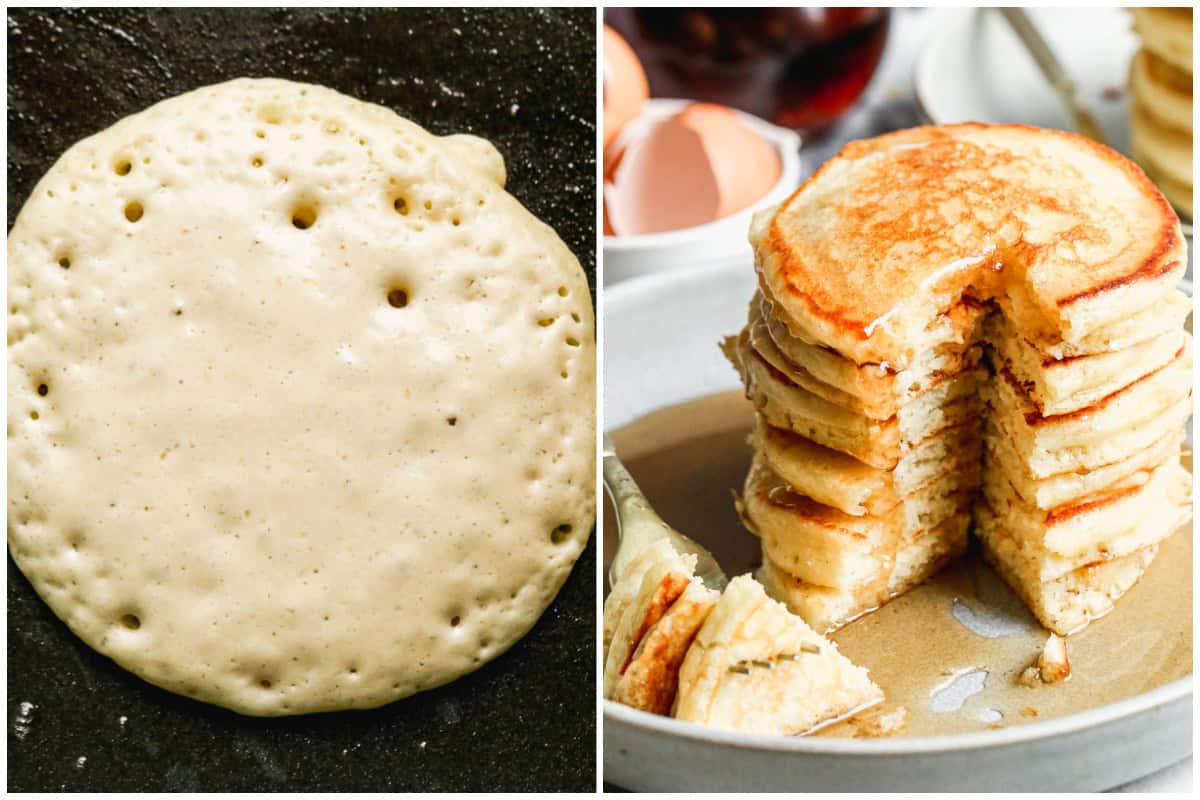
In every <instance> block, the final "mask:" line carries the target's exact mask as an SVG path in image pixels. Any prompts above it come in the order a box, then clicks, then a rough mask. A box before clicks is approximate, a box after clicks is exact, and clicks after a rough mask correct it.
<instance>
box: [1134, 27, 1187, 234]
mask: <svg viewBox="0 0 1200 800" xmlns="http://www.w3.org/2000/svg"><path fill="white" fill-rule="evenodd" d="M1132 12H1133V20H1134V23H1133V24H1134V30H1135V31H1136V32H1137V35H1138V36H1139V37H1140V38H1141V41H1142V47H1141V49H1140V50H1138V52H1137V54H1136V55H1135V56H1134V57H1133V63H1132V65H1131V66H1130V74H1129V83H1130V89H1131V91H1132V93H1133V101H1132V103H1131V104H1130V116H1131V124H1132V133H1133V156H1134V158H1135V159H1136V160H1137V162H1138V163H1139V164H1140V165H1141V167H1142V169H1144V170H1145V171H1146V174H1147V175H1149V176H1150V178H1151V179H1152V180H1153V181H1154V182H1155V183H1156V184H1158V188H1159V189H1161V190H1162V192H1163V194H1165V195H1166V196H1167V199H1168V200H1170V201H1171V204H1172V205H1174V206H1175V208H1176V209H1177V210H1178V211H1179V212H1180V213H1181V214H1184V215H1186V216H1187V217H1188V218H1191V216H1192V9H1191V8H1135V9H1132Z"/></svg>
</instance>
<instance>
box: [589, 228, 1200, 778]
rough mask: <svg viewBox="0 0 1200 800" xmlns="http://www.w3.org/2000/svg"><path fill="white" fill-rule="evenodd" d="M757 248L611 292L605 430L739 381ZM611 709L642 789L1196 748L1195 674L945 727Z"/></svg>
mask: <svg viewBox="0 0 1200 800" xmlns="http://www.w3.org/2000/svg"><path fill="white" fill-rule="evenodd" d="M749 259H750V256H749V253H748V250H747V251H744V252H743V254H742V256H741V257H740V258H738V259H734V260H731V261H730V260H727V261H726V262H725V263H723V264H707V265H694V266H691V267H689V268H688V269H683V270H676V271H673V272H669V273H662V274H658V275H652V276H649V277H646V278H643V279H640V280H636V281H628V282H626V283H623V284H621V285H619V286H616V287H613V288H611V289H608V290H606V291H605V293H604V331H605V333H604V336H605V346H604V357H603V368H604V373H603V374H604V428H605V429H606V430H610V431H611V430H613V429H616V428H620V427H622V426H624V425H626V424H628V423H630V422H632V421H634V420H635V419H638V418H640V417H642V416H644V415H646V414H648V413H650V412H651V411H655V410H658V409H660V408H663V407H666V406H670V405H674V404H677V403H682V402H684V401H686V400H692V399H695V398H699V397H703V396H706V395H711V394H714V393H717V392H722V391H727V390H732V389H738V388H739V387H740V384H739V382H738V378H737V375H736V373H735V372H734V370H733V369H732V368H731V367H730V365H729V363H728V362H727V361H726V360H725V359H724V357H723V356H722V355H721V352H720V350H719V349H718V347H717V343H718V342H719V341H720V340H721V338H722V337H724V336H726V335H728V334H730V333H733V332H735V331H737V330H738V329H739V328H741V327H742V325H743V324H744V322H745V318H746V302H747V301H748V299H749V298H750V296H751V295H752V294H753V293H754V290H755V288H756V283H755V274H754V270H753V269H752V267H751V264H750V263H749ZM1181 288H1183V289H1185V290H1186V291H1188V292H1189V293H1190V291H1191V285H1190V283H1188V282H1183V283H1182V284H1181ZM613 535H615V534H614V533H611V532H606V536H613ZM610 544H611V543H610ZM606 550H607V552H608V553H609V554H610V555H611V551H612V548H606ZM1189 610H1190V606H1189ZM603 713H604V775H605V780H607V781H610V782H612V783H614V784H616V785H618V786H621V787H623V788H626V789H633V790H640V791H660V792H666V791H670V792H717V791H741V792H747V791H774V792H800V791H805V792H834V791H839V792H845V791H853V792H918V791H925V792H929V791H959V792H966V791H975V792H980V791H982V792H995V791H1042V792H1051V791H1066V790H1069V791H1076V792H1079V791H1098V790H1102V789H1108V788H1111V787H1114V786H1118V785H1122V784H1125V783H1128V782H1129V781H1132V780H1135V779H1137V778H1140V777H1142V776H1145V775H1149V774H1151V773H1154V772H1157V771H1159V770H1162V769H1165V768H1166V767H1168V766H1170V765H1172V764H1176V763H1177V762H1179V761H1181V760H1183V759H1184V758H1187V757H1188V756H1190V755H1191V753H1192V676H1191V675H1188V676H1187V677H1185V678H1180V679H1178V680H1175V681H1172V682H1170V683H1167V684H1164V685H1162V686H1159V687H1157V688H1155V689H1151V690H1149V691H1146V692H1143V693H1141V694H1137V695H1134V696H1131V697H1127V698H1125V699H1123V700H1120V701H1117V702H1113V703H1108V704H1106V705H1101V706H1097V707H1094V708H1090V709H1088V710H1086V711H1083V712H1080V713H1076V714H1071V715H1069V716H1063V717H1058V718H1054V719H1046V720H1041V721H1035V722H1028V723H1024V724H1020V725H1014V726H1011V727H1005V728H1001V729H998V730H983V731H978V732H972V733H965V734H956V735H943V736H924V737H915V736H914V737H904V736H900V737H896V738H885V739H834V738H822V737H782V736H778V737H768V736H758V735H749V734H741V733H733V732H729V731H722V730H718V729H714V728H706V727H703V726H699V725H692V724H689V723H685V722H680V721H678V720H675V719H670V718H667V717H661V716H656V715H653V714H648V713H646V712H642V711H638V710H635V709H632V708H628V707H626V706H622V705H619V704H617V703H613V702H612V701H609V700H605V701H604V704H603Z"/></svg>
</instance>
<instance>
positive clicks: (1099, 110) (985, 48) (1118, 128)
mask: <svg viewBox="0 0 1200 800" xmlns="http://www.w3.org/2000/svg"><path fill="white" fill-rule="evenodd" d="M1026 12H1027V13H1028V14H1029V16H1030V18H1031V19H1032V20H1033V23H1034V25H1036V26H1037V29H1038V31H1040V32H1041V34H1042V36H1043V38H1045V39H1046V41H1047V42H1048V43H1049V45H1050V48H1051V49H1052V50H1053V51H1054V55H1055V56H1056V57H1057V58H1058V60H1059V62H1060V63H1061V64H1062V65H1063V66H1064V67H1065V68H1066V70H1067V72H1068V73H1069V74H1070V76H1071V79H1072V80H1074V81H1075V85H1076V86H1077V87H1078V89H1079V93H1080V96H1081V97H1082V99H1083V101H1084V103H1085V104H1086V105H1087V107H1088V109H1089V110H1090V111H1091V112H1092V114H1093V115H1094V116H1095V117H1096V121H1097V122H1098V123H1099V124H1100V127H1101V128H1102V129H1103V131H1104V135H1105V137H1107V138H1108V141H1109V144H1111V145H1112V146H1113V147H1115V148H1116V149H1117V150H1120V151H1121V152H1122V153H1125V154H1126V155H1128V154H1129V98H1128V94H1127V92H1126V90H1125V85H1126V83H1127V81H1128V77H1129V61H1130V59H1131V58H1132V57H1133V54H1134V52H1135V51H1136V50H1137V48H1138V39H1137V36H1136V35H1135V34H1134V33H1133V28H1132V25H1133V20H1132V17H1131V16H1130V15H1129V12H1127V11H1125V10H1123V9H1120V8H1082V7H1080V8H1029V9H1026ZM928 30H929V31H930V32H931V35H930V37H929V39H928V40H927V42H926V45H925V48H924V49H923V51H922V52H921V54H920V56H919V57H918V58H917V63H916V69H915V71H914V74H913V83H914V90H915V92H916V97H917V104H918V106H919V108H920V110H921V112H922V114H923V115H924V116H925V117H927V118H928V119H929V121H930V122H934V123H937V124H939V125H943V124H946V123H951V122H991V123H1004V122H1023V123H1026V124H1028V125H1038V126H1040V127H1043V128H1059V129H1061V130H1071V129H1072V128H1071V120H1070V117H1069V116H1068V115H1067V112H1066V109H1065V108H1063V104H1062V101H1060V100H1059V99H1058V95H1057V94H1055V93H1054V90H1053V89H1051V88H1050V84H1049V83H1047V82H1046V79H1045V78H1044V77H1042V73H1041V72H1040V71H1039V70H1038V68H1037V65H1036V64H1035V63H1034V61H1033V57H1032V56H1030V55H1029V53H1028V51H1026V49H1025V46H1024V45H1023V44H1022V43H1021V40H1020V39H1018V38H1017V35H1016V34H1015V33H1014V32H1013V30H1012V28H1010V27H1009V25H1008V23H1007V22H1006V21H1005V20H1004V18H1003V17H1002V16H1001V15H1000V13H999V12H998V11H997V10H996V9H994V8H960V9H947V10H944V11H942V12H940V13H939V15H938V16H937V17H936V18H935V19H934V20H932V22H931V24H930V26H929V28H928Z"/></svg>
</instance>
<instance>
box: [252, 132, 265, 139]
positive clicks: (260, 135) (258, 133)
mask: <svg viewBox="0 0 1200 800" xmlns="http://www.w3.org/2000/svg"><path fill="white" fill-rule="evenodd" d="M254 135H255V136H257V137H258V138H259V139H265V138H267V132H266V131H255V132H254Z"/></svg>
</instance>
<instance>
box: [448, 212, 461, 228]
mask: <svg viewBox="0 0 1200 800" xmlns="http://www.w3.org/2000/svg"><path fill="white" fill-rule="evenodd" d="M450 224H451V225H453V226H454V227H456V228H457V227H458V226H459V225H462V218H461V217H459V216H457V215H455V216H453V217H451V218H450Z"/></svg>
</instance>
